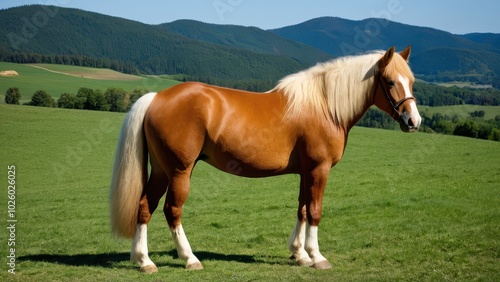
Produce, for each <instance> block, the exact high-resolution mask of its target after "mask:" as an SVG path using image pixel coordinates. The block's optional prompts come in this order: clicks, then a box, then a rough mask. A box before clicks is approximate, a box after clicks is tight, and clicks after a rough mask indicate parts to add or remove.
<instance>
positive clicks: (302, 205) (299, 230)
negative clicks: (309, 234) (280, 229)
mask: <svg viewBox="0 0 500 282" xmlns="http://www.w3.org/2000/svg"><path fill="white" fill-rule="evenodd" d="M304 184H305V183H304V177H301V183H300V192H299V208H298V210H297V223H295V227H294V228H293V230H292V234H291V235H290V238H289V239H288V249H289V250H290V251H291V252H292V256H291V257H290V258H293V259H295V261H296V263H297V265H300V266H311V265H312V264H313V262H312V260H311V258H310V257H309V254H308V253H307V252H306V250H305V243H306V221H307V213H306V197H305V195H306V191H305V185H304Z"/></svg>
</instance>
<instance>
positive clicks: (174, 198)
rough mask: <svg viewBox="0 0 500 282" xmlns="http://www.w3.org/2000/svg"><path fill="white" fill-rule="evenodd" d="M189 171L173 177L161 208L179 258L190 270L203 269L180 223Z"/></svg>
mask: <svg viewBox="0 0 500 282" xmlns="http://www.w3.org/2000/svg"><path fill="white" fill-rule="evenodd" d="M189 181H190V172H184V173H180V174H178V175H176V176H174V177H173V179H172V181H171V182H170V185H169V187H170V188H169V189H168V191H167V199H166V201H165V207H164V209H163V211H164V213H165V217H166V219H167V222H168V225H169V227H170V232H171V233H172V239H173V240H174V243H175V246H176V248H177V254H178V255H179V258H180V259H182V260H184V261H185V262H186V268H187V269H190V270H194V269H203V266H202V265H201V263H200V261H199V260H198V258H197V257H196V256H195V255H194V254H193V251H192V249H191V246H190V245H189V242H188V239H187V237H186V234H185V233H184V229H183V228H182V224H181V216H182V206H183V205H184V203H185V201H186V199H187V196H188V194H189V185H190V184H189Z"/></svg>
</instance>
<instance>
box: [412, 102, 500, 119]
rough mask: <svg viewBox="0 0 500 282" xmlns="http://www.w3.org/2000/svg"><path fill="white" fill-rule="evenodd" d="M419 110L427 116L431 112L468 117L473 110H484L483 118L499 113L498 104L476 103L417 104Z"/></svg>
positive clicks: (491, 117)
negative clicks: (483, 104)
mask: <svg viewBox="0 0 500 282" xmlns="http://www.w3.org/2000/svg"><path fill="white" fill-rule="evenodd" d="M418 109H419V111H420V112H421V113H422V112H424V113H426V114H427V115H428V116H429V117H431V116H432V115H433V114H436V113H441V114H443V115H448V116H450V117H452V116H454V115H457V116H458V117H459V118H467V117H469V113H471V112H474V111H484V119H485V120H490V119H494V118H495V117H496V116H497V115H500V106H478V105H454V106H442V107H429V106H418Z"/></svg>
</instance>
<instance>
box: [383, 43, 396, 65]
mask: <svg viewBox="0 0 500 282" xmlns="http://www.w3.org/2000/svg"><path fill="white" fill-rule="evenodd" d="M392 56H394V46H392V47H391V48H389V50H387V52H385V54H384V56H383V57H382V59H380V68H382V69H383V68H385V67H386V66H387V65H388V64H389V63H390V62H391V60H392Z"/></svg>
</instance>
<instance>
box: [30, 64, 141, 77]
mask: <svg viewBox="0 0 500 282" xmlns="http://www.w3.org/2000/svg"><path fill="white" fill-rule="evenodd" d="M30 66H33V67H37V68H40V69H43V70H48V71H51V72H55V73H60V74H66V75H72V76H77V77H82V78H92V79H103V80H141V79H142V77H140V76H137V75H130V74H125V73H121V72H117V71H114V70H111V69H96V68H87V67H75V66H67V65H55V64H30Z"/></svg>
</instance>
